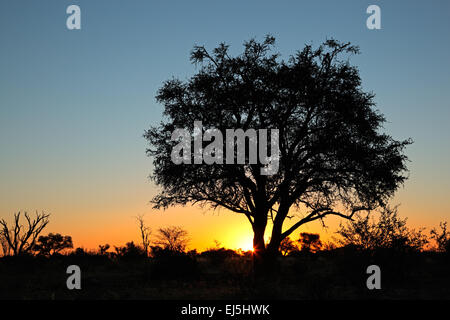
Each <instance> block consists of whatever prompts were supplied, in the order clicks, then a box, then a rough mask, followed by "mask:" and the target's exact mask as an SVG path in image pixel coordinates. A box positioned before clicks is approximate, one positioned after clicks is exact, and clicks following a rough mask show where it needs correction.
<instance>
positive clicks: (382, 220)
mask: <svg viewBox="0 0 450 320" xmlns="http://www.w3.org/2000/svg"><path fill="white" fill-rule="evenodd" d="M370 214H371V212H369V213H368V214H367V215H365V216H358V217H357V218H356V219H354V220H353V221H351V222H349V223H347V225H342V224H341V225H340V229H339V230H338V231H337V232H336V233H337V234H338V235H339V236H340V238H339V239H337V241H338V244H340V245H342V246H348V245H351V246H354V247H356V248H358V249H362V250H376V249H382V248H389V249H397V250H398V249H409V250H415V251H421V250H422V249H423V248H424V246H425V245H426V244H427V243H428V240H427V237H426V236H425V235H424V234H423V229H419V230H417V231H416V230H414V229H410V228H408V227H407V226H406V220H407V219H406V218H405V219H401V218H400V217H398V215H397V207H394V208H389V207H385V208H383V209H382V210H381V211H380V215H379V218H378V219H377V220H376V219H373V217H372V216H371V215H370ZM371 218H372V219H371Z"/></svg>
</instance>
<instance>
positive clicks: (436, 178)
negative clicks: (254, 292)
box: [0, 0, 450, 225]
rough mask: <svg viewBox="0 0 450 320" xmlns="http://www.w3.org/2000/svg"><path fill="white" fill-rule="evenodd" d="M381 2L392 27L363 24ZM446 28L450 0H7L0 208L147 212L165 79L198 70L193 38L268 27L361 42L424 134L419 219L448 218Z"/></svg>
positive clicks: (419, 144)
mask: <svg viewBox="0 0 450 320" xmlns="http://www.w3.org/2000/svg"><path fill="white" fill-rule="evenodd" d="M70 4H77V5H79V6H80V8H81V20H82V22H81V24H82V29H81V30H68V29H67V28H66V19H67V17H68V15H67V14H66V8H67V6H69V5H70ZM371 4H377V5H379V6H380V8H381V25H382V29H381V30H368V29H367V28H366V23H365V22H366V19H367V17H368V14H366V8H367V7H368V6H369V5H371ZM449 31H450V2H448V1H438V0H432V1H375V0H373V1H359V0H358V1H356V0H355V1H331V0H330V1H234V0H232V1H221V2H219V1H203V0H202V1H195V0H191V1H138V0H131V1H117V0H108V1H103V0H96V1H92V0H89V1H75V0H73V1H65V0H46V1H23V0H14V1H13V0H2V1H1V3H0V43H1V45H0V46H1V47H0V90H1V94H0V154H1V156H0V162H1V165H0V215H1V216H3V215H10V214H12V212H14V211H16V210H19V209H29V210H34V209H38V210H41V209H45V210H51V211H54V212H60V213H59V215H60V217H61V219H62V217H63V216H64V215H67V216H70V215H73V214H74V213H73V212H74V210H75V209H74V208H76V209H77V212H78V213H77V214H79V215H81V216H83V217H84V218H85V219H94V218H93V214H94V212H95V214H98V215H100V216H101V215H102V214H105V215H106V214H107V212H109V211H110V209H111V208H110V206H111V207H114V208H117V207H120V208H127V207H130V208H132V210H137V211H139V210H140V211H143V212H146V211H149V210H150V209H149V206H148V200H149V199H150V198H151V195H152V194H154V192H155V189H154V187H153V186H152V185H151V183H150V182H148V180H147V176H148V175H149V174H150V172H151V161H150V159H148V158H146V156H145V148H146V142H145V140H144V139H143V138H142V134H143V132H144V130H145V129H147V128H148V127H149V125H151V124H154V123H156V122H158V121H159V120H160V118H161V113H162V107H161V106H160V105H158V104H157V103H156V102H155V99H154V96H155V93H156V91H157V89H158V88H159V87H160V86H161V84H162V82H163V81H164V80H167V79H170V78H171V77H172V76H174V77H178V78H180V79H186V78H187V77H189V75H191V74H193V73H194V72H195V70H196V69H195V67H194V66H193V65H191V64H190V62H189V52H190V50H191V49H192V47H193V45H194V44H201V45H205V46H206V47H207V48H210V49H212V48H214V47H215V46H216V45H217V44H218V43H220V42H226V43H228V44H230V45H231V52H233V53H239V52H240V50H241V48H242V43H243V41H244V40H248V39H249V38H251V37H255V38H257V39H263V37H264V35H265V34H268V33H270V34H272V35H274V36H275V37H276V38H277V50H278V51H279V52H280V53H281V54H282V57H285V58H287V57H288V56H289V55H291V54H293V53H295V51H296V50H299V49H301V48H302V47H303V45H304V44H305V43H312V44H313V45H319V44H320V43H321V42H323V41H324V40H325V39H326V38H330V37H333V38H335V39H338V40H341V41H351V42H352V43H354V44H356V45H359V46H360V48H361V55H359V56H355V57H352V59H351V61H352V63H353V64H355V65H357V66H358V67H359V68H360V71H361V76H362V79H363V86H364V88H365V89H366V90H368V91H373V92H374V93H375V94H376V101H377V103H378V108H379V109H380V110H381V112H382V113H384V114H385V115H386V117H387V119H388V123H387V124H386V130H388V132H389V133H391V134H392V135H393V136H394V137H395V138H397V139H405V138H408V137H411V138H412V139H413V140H414V141H415V143H414V144H413V145H412V146H410V147H409V148H408V149H407V155H408V156H409V157H410V160H411V163H410V165H409V168H410V170H411V172H410V180H409V181H408V182H407V184H406V185H405V187H404V188H403V189H402V190H401V191H400V192H399V193H398V195H397V197H396V199H395V202H396V203H399V202H401V203H402V208H403V209H402V210H403V211H402V212H403V213H404V215H406V216H410V219H411V220H413V221H415V222H423V221H431V220H432V224H437V222H438V221H439V220H444V219H445V218H447V217H449V216H450V200H449V199H448V191H449V190H450V188H449V186H450V183H449V181H450V170H449V169H450V148H449V144H450V143H449V141H450V129H449V125H448V121H449V119H450V102H449V101H450V62H449V60H448V57H449V52H450V37H449V35H448V34H449ZM137 190H139V191H137ZM69 209H70V210H69ZM138 213H139V212H137V213H133V214H138ZM119 214H120V213H117V215H119ZM425 217H431V218H432V219H431V220H427V219H426V218H425ZM67 219H69V218H67ZM62 220H64V219H62ZM62 220H61V221H62ZM64 221H65V220H64ZM61 225H62V222H61Z"/></svg>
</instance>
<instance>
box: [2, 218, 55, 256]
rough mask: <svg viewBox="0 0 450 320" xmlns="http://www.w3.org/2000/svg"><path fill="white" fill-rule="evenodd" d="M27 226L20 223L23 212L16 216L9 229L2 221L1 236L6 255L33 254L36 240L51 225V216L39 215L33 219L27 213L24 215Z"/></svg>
mask: <svg viewBox="0 0 450 320" xmlns="http://www.w3.org/2000/svg"><path fill="white" fill-rule="evenodd" d="M24 216H25V220H26V222H27V224H26V225H24V224H22V223H21V221H20V217H21V212H20V211H19V212H18V213H15V214H14V223H13V225H12V226H11V227H8V223H7V222H6V221H5V220H4V219H2V220H0V227H1V229H0V236H1V242H2V247H3V251H4V252H3V254H4V255H10V254H12V255H21V254H26V253H29V252H31V250H33V247H34V245H35V243H36V239H37V237H38V236H39V234H40V233H41V232H42V230H43V229H44V228H45V227H46V226H47V224H48V223H49V220H48V218H49V217H50V215H49V214H46V213H41V214H40V213H38V212H36V216H35V218H34V219H32V218H31V217H30V216H29V215H28V213H27V212H25V213H24Z"/></svg>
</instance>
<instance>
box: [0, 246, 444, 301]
mask: <svg viewBox="0 0 450 320" xmlns="http://www.w3.org/2000/svg"><path fill="white" fill-rule="evenodd" d="M279 261H280V272H279V273H278V276H275V277H273V278H271V280H270V281H255V280H254V277H253V276H252V272H251V271H252V259H251V257H250V256H237V255H227V254H223V253H222V254H210V255H198V254H197V255H192V254H190V255H187V254H178V255H161V256H159V257H156V258H145V257H142V256H129V257H127V256H125V257H109V256H106V255H103V256H102V255H93V254H76V255H74V254H72V255H59V256H53V257H50V258H46V257H31V256H30V257H3V258H0V299H20V300H23V299H25V300H28V299H46V300H47V299H51V300H53V299H56V300H59V299H70V300H72V299H89V300H90V299H178V300H179V299H199V300H202V299H208V300H211V299H244V300H247V299H308V300H310V299H313V300H316V299H332V300H335V299H339V300H342V299H450V272H449V271H450V259H448V257H447V256H446V255H445V254H441V253H436V252H422V253H408V254H407V253H399V252H390V251H386V252H377V253H374V252H370V253H368V252H365V253H363V252H357V251H354V250H351V249H345V248H344V249H338V250H334V251H328V252H319V253H316V254H311V253H298V254H297V255H295V256H288V257H280V258H279ZM73 264H75V265H78V266H80V268H81V273H82V276H81V287H82V288H81V290H68V289H67V287H66V279H67V277H68V276H69V275H68V274H66V269H67V267H68V266H69V265H73ZM371 264H376V265H378V266H379V267H380V268H381V286H382V289H381V290H368V289H367V287H366V280H367V278H368V277H369V275H368V274H366V269H367V267H368V266H369V265H371Z"/></svg>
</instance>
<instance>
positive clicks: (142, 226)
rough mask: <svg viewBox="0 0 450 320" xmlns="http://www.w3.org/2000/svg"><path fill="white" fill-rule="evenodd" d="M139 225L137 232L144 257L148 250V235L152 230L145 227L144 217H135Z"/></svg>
mask: <svg viewBox="0 0 450 320" xmlns="http://www.w3.org/2000/svg"><path fill="white" fill-rule="evenodd" d="M136 219H137V221H138V224H139V231H140V234H141V242H142V248H143V249H144V252H145V255H148V249H149V247H150V235H151V234H152V230H151V229H150V228H149V227H147V226H146V225H145V221H144V216H143V215H139V216H137V217H136Z"/></svg>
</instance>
